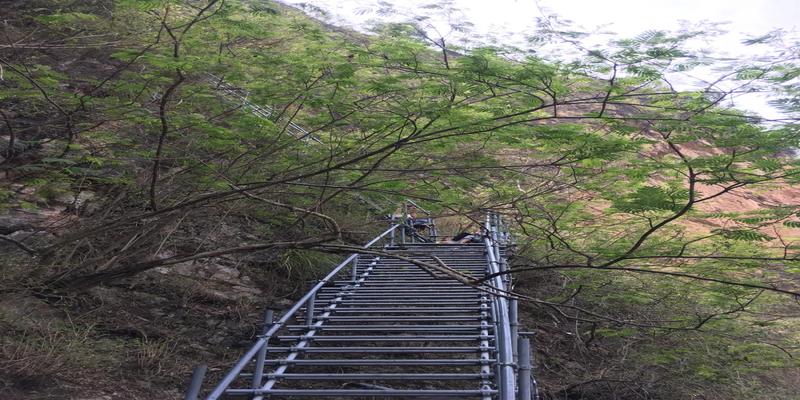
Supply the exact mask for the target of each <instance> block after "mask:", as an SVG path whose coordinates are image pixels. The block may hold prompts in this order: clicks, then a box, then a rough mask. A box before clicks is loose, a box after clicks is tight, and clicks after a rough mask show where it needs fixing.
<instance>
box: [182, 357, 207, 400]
mask: <svg viewBox="0 0 800 400" xmlns="http://www.w3.org/2000/svg"><path fill="white" fill-rule="evenodd" d="M206 371H208V366H206V365H204V364H201V365H198V366H196V367H194V371H193V372H192V379H191V380H190V381H189V389H188V390H186V396H185V397H184V400H197V398H198V396H200V389H202V387H203V378H204V377H205V376H206Z"/></svg>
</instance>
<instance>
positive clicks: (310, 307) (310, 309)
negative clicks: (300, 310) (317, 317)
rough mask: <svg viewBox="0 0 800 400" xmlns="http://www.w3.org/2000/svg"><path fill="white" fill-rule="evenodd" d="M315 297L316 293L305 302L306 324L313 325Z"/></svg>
mask: <svg viewBox="0 0 800 400" xmlns="http://www.w3.org/2000/svg"><path fill="white" fill-rule="evenodd" d="M316 297H317V295H316V293H315V294H314V295H313V296H311V297H309V298H308V302H307V303H306V325H308V326H311V325H314V307H315V304H314V299H315V298H316Z"/></svg>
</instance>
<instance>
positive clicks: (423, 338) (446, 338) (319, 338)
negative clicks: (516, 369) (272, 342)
mask: <svg viewBox="0 0 800 400" xmlns="http://www.w3.org/2000/svg"><path fill="white" fill-rule="evenodd" d="M277 338H278V340H280V341H300V340H308V341H311V342H461V341H477V340H493V339H494V336H491V335H485V336H484V335H391V336H390V335H386V336H382V335H347V336H344V335H343V336H328V335H314V336H305V335H299V336H297V335H295V336H292V335H286V336H278V337H277Z"/></svg>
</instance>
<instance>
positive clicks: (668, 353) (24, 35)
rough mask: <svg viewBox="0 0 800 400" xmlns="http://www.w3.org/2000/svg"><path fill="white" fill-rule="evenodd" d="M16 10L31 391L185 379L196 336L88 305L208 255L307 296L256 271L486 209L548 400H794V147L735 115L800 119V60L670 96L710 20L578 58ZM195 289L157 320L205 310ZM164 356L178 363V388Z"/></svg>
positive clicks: (789, 127) (219, 20) (6, 290)
mask: <svg viewBox="0 0 800 400" xmlns="http://www.w3.org/2000/svg"><path fill="white" fill-rule="evenodd" d="M6 4H7V5H4V12H5V14H6V15H5V16H4V24H3V27H2V29H3V39H2V41H0V94H2V95H1V96H0V117H2V118H1V120H0V150H1V152H2V154H0V155H1V156H2V161H0V168H2V174H3V177H4V179H3V180H2V181H1V182H0V211H2V213H4V214H5V215H4V216H2V217H0V234H2V236H0V239H2V246H3V247H2V249H3V254H4V260H3V263H2V266H0V268H2V270H1V271H2V273H0V293H2V296H4V299H15V298H25V299H29V300H25V301H24V302H23V303H22V305H18V306H17V308H20V307H22V308H29V309H34V308H36V307H32V306H31V305H30V303H29V301H41V302H42V304H41V307H46V308H47V310H49V311H47V312H44V311H43V312H42V313H40V314H38V315H39V316H38V317H37V318H39V319H41V320H42V321H45V320H46V321H45V322H44V323H41V324H33V325H30V326H29V325H25V324H20V323H19V321H18V319H17V318H15V314H14V312H13V311H9V310H10V309H14V306H13V304H17V303H13V302H11V303H9V301H6V303H8V304H12V306H4V307H3V308H2V310H4V311H3V313H2V314H0V327H2V328H3V331H4V332H8V333H7V334H4V337H3V342H2V343H0V345H2V351H0V355H2V358H0V372H2V374H3V375H2V380H3V381H4V382H6V384H7V385H9V386H13V387H15V388H16V389H15V390H20V391H22V392H21V393H30V392H25V391H36V390H39V389H37V388H38V387H39V386H37V385H42V381H41V380H37V379H34V378H41V377H43V376H47V377H54V378H56V380H55V382H62V383H59V384H60V385H63V386H66V387H69V386H70V384H69V383H68V382H69V380H70V379H73V380H74V379H75V378H74V376H72V375H70V374H71V373H73V372H74V371H75V370H76V369H80V368H84V369H85V373H86V374H88V375H90V376H92V377H93V378H92V379H97V380H100V381H104V380H105V381H106V382H112V381H113V380H114V379H116V378H118V377H119V374H121V372H120V371H118V369H119V368H121V365H127V364H124V363H134V364H135V365H137V366H138V368H140V369H142V370H144V371H150V372H153V371H155V370H157V371H156V372H155V373H154V374H152V375H149V376H148V375H146V374H145V375H143V376H138V377H137V376H133V377H132V376H126V377H125V379H127V380H137V379H138V380H139V381H143V380H147V379H152V380H154V381H157V382H159V383H160V384H161V386H162V387H170V386H171V385H173V386H174V385H177V384H178V383H177V382H181V381H182V379H183V377H184V376H185V375H181V374H185V373H186V372H187V371H188V368H186V365H185V364H181V363H187V364H188V363H189V362H190V361H192V360H194V359H196V358H199V357H200V355H198V354H195V353H192V350H191V347H192V346H191V342H190V341H187V340H186V339H185V338H182V339H180V340H178V338H177V337H170V336H169V334H168V333H164V332H162V333H161V338H160V339H159V340H157V341H153V340H152V339H149V338H148V336H147V335H142V334H135V333H134V334H130V332H128V331H125V332H128V333H124V334H120V332H119V331H118V330H117V331H115V330H114V329H116V328H114V329H111V328H109V329H106V328H103V329H104V330H101V329H98V328H97V326H95V325H93V324H94V323H97V321H94V322H93V319H92V318H94V317H93V316H92V314H91V312H88V311H87V307H86V304H94V303H93V302H96V301H97V299H103V301H107V300H108V299H109V295H108V292H107V290H116V292H114V293H116V294H115V295H114V296H125V293H126V292H135V290H134V287H136V286H137V285H138V286H148V287H150V290H154V291H156V292H157V291H158V290H159V289H156V288H158V287H161V288H162V289H164V288H168V289H166V290H164V291H165V292H169V290H172V289H174V287H172V286H166V283H164V282H167V280H168V279H171V278H168V277H169V276H170V274H173V273H175V271H176V270H180V271H181V273H184V274H187V275H191V274H193V273H197V271H199V270H201V269H202V268H205V266H207V265H208V264H210V263H211V264H221V265H224V266H226V267H227V268H230V269H232V270H235V271H239V272H241V273H245V274H246V275H248V276H249V277H250V278H249V279H252V280H255V281H256V284H257V285H258V286H259V288H260V290H264V291H269V292H270V293H271V294H270V296H268V298H269V301H277V299H279V298H281V297H291V293H288V291H287V290H283V289H276V286H277V285H276V284H275V282H270V279H265V278H264V277H265V276H267V277H272V276H275V277H276V278H275V280H276V281H277V282H280V283H281V284H287V281H288V282H290V281H292V280H295V282H294V283H293V284H294V285H297V287H301V286H302V285H303V282H297V280H303V279H310V278H312V277H313V275H314V273H315V272H313V271H319V270H320V269H324V268H325V266H328V265H330V260H331V259H333V257H331V256H330V254H337V253H340V252H343V251H347V246H351V245H355V244H358V243H360V242H361V241H362V240H363V238H365V237H368V236H369V234H370V233H372V232H374V231H375V230H377V229H380V228H381V224H382V222H380V218H381V217H382V216H383V215H385V214H387V213H391V212H392V211H393V210H394V205H395V204H397V202H398V201H400V200H402V199H404V198H413V199H415V200H419V201H422V202H424V204H425V205H426V207H429V208H431V210H433V211H434V213H435V214H436V216H437V217H440V218H441V219H442V220H443V221H447V222H446V224H449V225H450V227H451V229H452V230H454V231H455V229H456V228H463V227H465V226H466V225H467V224H469V221H470V220H478V219H480V218H481V215H482V214H483V212H484V211H486V210H496V211H498V212H500V213H502V214H503V215H505V216H506V218H507V219H508V220H510V221H513V226H512V229H513V230H514V232H515V233H516V238H517V242H518V249H517V257H516V259H515V264H516V265H515V271H516V272H515V273H518V274H519V277H518V278H517V282H519V283H518V288H516V291H517V292H518V293H519V294H520V295H521V296H524V297H525V298H526V299H527V301H526V302H525V305H524V312H525V319H526V320H525V323H526V325H527V326H528V327H529V328H530V329H531V330H534V331H536V332H537V333H538V336H537V350H538V353H537V358H538V360H539V363H538V365H537V373H538V375H539V377H540V381H541V383H542V384H543V389H544V392H545V395H546V396H547V398H564V399H574V398H621V399H634V398H664V399H666V398H690V397H692V396H698V397H702V398H709V399H712V398H714V399H715V398H719V399H727V398H776V399H783V398H785V399H789V398H792V396H793V395H794V394H796V391H797V385H798V384H800V383H799V382H798V378H797V377H798V368H800V365H798V362H797V357H798V356H800V348H799V347H798V343H800V336H798V333H797V332H798V329H797V326H798V325H797V319H796V316H797V313H798V304H797V298H798V296H800V286H798V284H797V282H798V277H799V276H800V256H798V242H797V241H798V240H800V229H799V228H800V202H799V201H798V200H797V199H798V198H800V196H794V195H796V194H799V193H800V191H799V190H798V189H797V184H798V182H799V181H800V162H799V161H798V159H797V158H796V157H795V156H794V149H796V148H797V147H798V140H800V132H799V131H798V126H797V124H796V122H797V121H796V120H795V119H792V118H787V119H786V120H781V121H772V123H771V124H765V123H763V122H765V121H762V120H760V119H758V118H756V117H753V116H749V115H747V114H746V113H744V112H739V111H733V110H729V109H724V108H721V107H719V105H720V104H721V102H723V101H724V100H725V99H726V98H727V97H728V96H729V95H731V94H732V93H733V92H734V91H738V90H749V89H750V88H753V87H759V88H760V90H764V88H774V89H776V90H781V91H782V93H783V94H784V96H783V98H782V102H781V104H783V106H784V107H785V108H787V110H788V111H790V112H791V111H796V110H792V107H796V100H797V97H796V90H797V88H796V82H797V76H798V75H800V67H798V66H797V64H796V57H797V48H796V47H788V48H787V52H786V53H785V55H786V57H785V58H783V59H771V60H766V61H763V62H761V63H755V64H754V63H749V64H746V65H744V64H743V65H735V66H729V68H730V74H731V75H729V76H733V77H735V79H738V80H739V81H740V82H741V86H740V87H738V88H737V89H735V90H732V91H722V90H716V89H713V88H710V89H709V90H706V91H697V92H678V91H675V90H673V89H672V87H671V86H670V85H669V83H668V82H666V81H665V79H664V78H665V76H666V75H667V74H668V73H669V72H671V71H675V70H685V69H690V68H692V67H694V66H697V65H703V64H706V63H708V62H710V61H709V60H708V59H707V58H705V57H704V56H703V54H701V53H698V52H692V51H691V50H688V49H687V48H686V47H685V46H684V45H685V44H686V43H687V41H689V40H692V39H694V38H697V37H700V36H702V35H703V34H704V32H703V31H702V30H686V31H681V32H660V31H653V32H646V33H644V34H642V35H640V36H638V37H636V38H632V39H626V40H619V41H617V42H614V43H613V44H611V45H610V46H609V47H608V48H605V49H602V50H591V51H587V52H586V55H585V57H584V58H583V59H582V60H581V61H579V62H574V63H566V62H558V61H553V60H546V59H542V58H539V57H533V56H530V57H526V58H524V59H519V58H509V57H508V56H507V55H508V54H507V53H506V52H505V49H502V48H476V49H472V50H470V51H468V52H466V51H464V52H454V51H450V49H449V48H448V47H447V46H446V45H445V42H444V40H441V41H438V40H431V39H430V38H429V37H428V36H426V35H422V36H421V37H420V32H424V30H421V29H420V27H419V26H414V25H409V24H391V25H386V26H383V27H382V29H380V31H379V33H378V34H376V35H374V36H368V37H367V36H364V35H360V34H356V33H352V32H347V31H342V30H331V29H327V28H326V27H325V26H324V25H323V24H321V23H320V22H318V21H315V20H312V19H309V18H308V17H306V16H304V15H303V14H301V13H300V12H298V11H297V10H294V9H290V8H287V7H284V6H281V5H279V4H275V3H271V2H266V1H256V0H203V1H177V0H149V1H124V0H118V1H112V0H94V1H82V2H72V1H61V0H32V1H24V2H23V1H19V2H7V3H6ZM540 33H541V37H540V39H541V40H543V41H544V40H568V39H569V37H570V35H573V34H574V32H568V31H563V30H559V29H557V28H556V27H553V26H545V27H543V31H541V32H540ZM772 39H774V37H769V36H765V37H762V38H757V39H754V43H755V42H758V41H766V40H772ZM431 43H433V44H434V45H435V46H434V47H433V48H432V47H431V46H430V45H431ZM222 82H224V83H227V84H230V85H233V86H235V87H237V88H240V89H241V91H240V92H238V93H239V94H240V95H243V96H244V95H245V94H246V97H247V100H248V103H242V102H241V101H240V100H235V99H234V97H231V94H230V93H227V94H226V93H225V92H224V91H221V90H220V88H221V83H222ZM253 104H255V105H260V106H261V107H262V108H263V109H264V110H271V111H269V112H268V113H269V114H270V115H268V116H267V115H265V114H264V113H261V114H259V113H258V112H256V111H257V110H256V111H254V109H253V106H252V105H253ZM293 124H298V125H300V126H302V127H305V129H306V130H307V132H306V133H308V135H307V136H306V135H305V133H303V134H302V135H303V136H305V137H302V138H301V137H298V135H297V132H298V131H297V130H296V129H294V128H293V126H294V125H293ZM310 138H316V139H318V140H311V139H310ZM776 193H778V194H781V193H782V195H776ZM732 198H733V199H737V198H743V199H745V200H747V201H751V202H752V203H753V204H754V205H753V206H748V207H742V206H733V204H732V202H731V201H727V200H726V199H732ZM323 254H325V255H323ZM162 279H163V282H161V280H162ZM170 282H171V281H170ZM170 284H173V283H170ZM169 288H172V289H169ZM276 290H279V292H275V291H276ZM297 290H301V289H297ZM136 293H137V294H136V296H139V297H136V298H137V299H138V301H140V302H141V304H143V305H142V308H144V309H146V308H147V301H149V300H146V301H145V300H143V299H144V298H146V297H147V296H141V293H139V292H136ZM160 295H161V296H163V298H164V299H167V300H170V301H172V300H175V302H177V303H180V301H179V300H178V299H173V297H171V296H172V295H174V293H172V294H170V293H164V292H161V293H160ZM114 296H111V297H114ZM189 297H191V296H189ZM132 298H133V297H132ZM264 298H267V297H262V300H263V299H264ZM33 299H39V300H33ZM184 300H185V301H184V302H183V303H182V304H181V305H178V304H173V306H175V307H178V309H180V308H181V307H183V308H185V309H189V310H190V311H186V315H183V316H182V317H180V318H178V317H176V313H173V312H160V314H156V315H151V317H153V318H154V319H161V320H164V321H168V322H164V323H165V324H174V325H176V326H177V325H181V324H182V323H183V324H191V322H186V321H188V320H190V318H189V317H190V316H191V315H192V314H194V317H196V318H202V314H199V315H198V313H197V312H196V310H191V307H192V305H191V304H190V303H192V302H191V301H188V300H186V299H184ZM165 301H166V300H165ZM248 301H250V302H252V304H249V303H248V304H249V305H248V307H250V306H252V308H253V309H257V308H260V307H264V306H265V305H266V304H263V303H260V302H259V301H258V300H248ZM6 303H3V304H6ZM231 304H235V305H236V307H243V306H242V305H241V302H235V303H230V304H227V305H226V307H228V306H231ZM151 308H152V307H151ZM245 308H246V307H245ZM88 309H91V307H88ZM235 309H236V310H238V309H239V308H235ZM53 310H58V311H59V313H61V314H58V315H50V316H48V317H47V318H45V317H43V316H42V315H44V314H47V313H49V312H54V311H53ZM150 311H152V310H149V311H148V312H150ZM251 311H252V310H251ZM63 313H66V314H63ZM74 313H80V315H81V316H82V318H80V319H78V320H76V321H73V320H72V319H71V318H65V317H64V315H67V316H69V315H73V314H74ZM235 314H237V312H232V314H231V315H228V316H229V317H230V318H229V319H235V318H234V317H233V315H235ZM181 318H183V319H181ZM238 318H242V317H241V313H239V317H238ZM65 321H67V322H65ZM40 322H41V321H40ZM106 323H107V324H111V325H113V322H111V321H110V320H103V321H102V323H101V326H103V324H106ZM148 323H149V321H148ZM195 323H197V322H195ZM126 324H128V325H130V328H129V329H131V330H132V331H133V332H135V331H136V329H139V328H137V323H136V322H131V321H127V322H126ZM126 329H128V328H126ZM214 329H217V328H214ZM247 334H254V332H249V333H240V335H247ZM131 341H134V342H135V344H132V343H131ZM217 344H219V343H217ZM120 349H127V350H125V351H120ZM131 349H133V350H131ZM220 352H222V353H224V351H222V350H221V351H220ZM109 354H117V355H119V354H129V355H130V356H129V357H128V358H125V357H123V358H121V359H120V358H114V357H110V356H108V355H109ZM167 354H170V355H172V356H174V357H173V358H174V360H175V361H174V362H175V363H176V364H177V365H180V366H181V368H183V369H181V368H172V369H170V370H169V371H168V372H165V371H162V367H161V364H160V361H159V359H160V358H162V357H164V356H165V355H167ZM176 354H178V355H176ZM202 356H204V357H205V356H207V355H206V354H203V355H202ZM220 357H222V358H224V357H225V355H220ZM53 360H57V361H58V363H53ZM97 360H100V361H97ZM223 361H225V360H224V359H221V361H220V365H222V364H224V362H223ZM46 365H49V366H50V367H49V368H42V366H46ZM112 366H116V367H112ZM66 370H70V371H69V372H66ZM160 374H163V375H164V377H162V378H159V379H161V380H158V379H156V378H154V377H153V375H160ZM20 382H27V383H24V384H21V383H20ZM37 382H38V383H37ZM63 382H67V383H63ZM45 385H52V383H49V384H45ZM78 386H79V388H73V389H71V390H74V392H75V393H79V394H80V393H81V389H80V386H84V385H78ZM139 387H140V390H142V391H144V392H143V393H145V394H141V396H143V398H147V397H148V396H151V397H152V394H150V395H148V394H147V393H148V392H147V391H146V389H143V388H142V385H139ZM150 393H155V392H150ZM121 395H125V396H130V395H131V394H130V393H127V394H121ZM47 396H48V395H46V394H43V395H42V397H47Z"/></svg>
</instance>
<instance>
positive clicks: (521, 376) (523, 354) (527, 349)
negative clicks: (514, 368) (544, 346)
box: [517, 337, 533, 400]
mask: <svg viewBox="0 0 800 400" xmlns="http://www.w3.org/2000/svg"><path fill="white" fill-rule="evenodd" d="M518 346H519V373H518V374H517V388H518V391H517V396H518V400H532V399H533V390H532V388H531V387H532V385H531V382H532V380H531V369H533V365H532V363H531V340H530V339H528V338H526V337H520V338H519V345H518Z"/></svg>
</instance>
